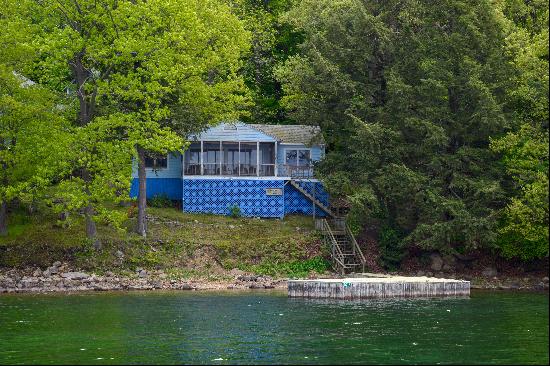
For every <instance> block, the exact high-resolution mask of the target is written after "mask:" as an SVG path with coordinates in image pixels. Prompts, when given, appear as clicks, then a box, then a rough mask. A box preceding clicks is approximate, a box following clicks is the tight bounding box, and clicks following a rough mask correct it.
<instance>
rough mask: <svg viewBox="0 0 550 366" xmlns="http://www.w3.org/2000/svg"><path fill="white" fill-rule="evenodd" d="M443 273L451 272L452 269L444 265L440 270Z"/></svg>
mask: <svg viewBox="0 0 550 366" xmlns="http://www.w3.org/2000/svg"><path fill="white" fill-rule="evenodd" d="M441 270H442V271H443V272H451V271H452V270H453V267H451V266H450V265H449V264H447V263H445V264H444V265H443V267H442V268H441Z"/></svg>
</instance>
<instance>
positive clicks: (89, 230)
mask: <svg viewBox="0 0 550 366" xmlns="http://www.w3.org/2000/svg"><path fill="white" fill-rule="evenodd" d="M84 216H85V217H86V237H87V238H88V239H90V240H91V241H92V243H93V245H94V249H95V250H100V249H101V241H100V240H99V239H98V238H97V228H96V225H95V221H94V208H93V206H92V205H91V204H89V205H88V206H86V207H85V208H84Z"/></svg>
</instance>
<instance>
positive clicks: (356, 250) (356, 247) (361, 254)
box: [346, 224, 367, 272]
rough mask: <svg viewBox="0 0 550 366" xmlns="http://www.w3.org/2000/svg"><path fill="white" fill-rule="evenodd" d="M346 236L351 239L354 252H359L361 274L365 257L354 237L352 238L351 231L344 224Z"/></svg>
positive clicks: (365, 261)
mask: <svg viewBox="0 0 550 366" xmlns="http://www.w3.org/2000/svg"><path fill="white" fill-rule="evenodd" d="M346 234H347V235H348V237H349V238H350V239H351V243H352V244H353V248H354V249H355V250H354V251H355V252H359V258H360V259H361V265H362V266H363V272H365V263H367V260H366V259H365V256H364V255H363V251H362V250H361V248H360V247H359V244H357V241H356V240H355V236H353V233H352V232H351V229H350V228H349V226H348V224H346Z"/></svg>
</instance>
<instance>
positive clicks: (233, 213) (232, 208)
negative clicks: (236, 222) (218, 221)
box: [229, 204, 242, 218]
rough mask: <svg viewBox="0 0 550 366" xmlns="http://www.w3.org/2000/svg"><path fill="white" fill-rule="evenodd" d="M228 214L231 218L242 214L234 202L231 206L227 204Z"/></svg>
mask: <svg viewBox="0 0 550 366" xmlns="http://www.w3.org/2000/svg"><path fill="white" fill-rule="evenodd" d="M229 216H231V217H233V218H238V217H241V216H242V212H241V208H240V207H239V206H238V205H237V204H234V205H233V206H229Z"/></svg>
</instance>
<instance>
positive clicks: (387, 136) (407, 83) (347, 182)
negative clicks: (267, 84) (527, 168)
mask: <svg viewBox="0 0 550 366" xmlns="http://www.w3.org/2000/svg"><path fill="white" fill-rule="evenodd" d="M285 18H286V20H287V21H288V22H290V24H292V25H294V26H295V27H297V29H298V30H299V31H301V32H303V34H304V37H305V39H304V42H303V43H302V44H301V45H300V46H299V50H300V52H299V54H298V55H297V56H295V57H291V58H290V59H289V60H288V61H287V62H285V63H284V64H283V65H282V66H280V67H279V68H278V70H277V77H278V80H280V82H281V83H282V85H283V90H284V92H285V95H284V97H283V100H282V103H283V104H284V106H285V107H286V108H287V110H288V113H289V115H290V117H291V118H293V119H294V120H296V121H298V122H300V123H313V124H317V125H320V126H321V128H322V130H323V131H324V134H325V139H326V140H327V143H328V151H329V153H328V154H327V157H326V159H325V162H324V164H323V165H322V166H321V167H320V172H321V174H322V175H323V179H324V180H325V182H326V183H327V186H328V188H329V190H330V191H331V193H332V194H333V195H341V196H345V197H347V199H348V200H349V201H350V202H351V203H352V212H351V217H352V218H354V219H355V220H356V221H357V222H359V223H360V224H362V223H365V221H369V220H370V221H376V222H378V223H379V226H380V227H386V228H389V229H390V230H392V231H393V232H398V233H402V237H401V245H402V246H418V247H421V248H423V249H426V250H441V251H446V252H449V253H453V252H457V251H459V252H465V251H471V250H474V249H479V248H490V247H492V246H494V244H495V237H496V228H495V226H496V221H497V212H498V210H499V209H500V208H502V207H503V206H504V204H505V196H504V193H505V192H504V190H503V188H502V186H501V184H500V182H501V181H502V179H503V176H504V170H503V169H502V167H501V166H500V165H499V164H498V162H497V159H496V155H495V154H494V153H493V152H492V151H491V150H490V149H489V137H490V136H492V135H495V134H498V133H500V132H501V131H503V130H504V129H505V128H508V127H510V124H509V121H508V119H507V118H506V114H505V112H504V110H503V108H504V107H503V105H504V102H505V93H504V90H505V89H506V87H507V85H508V83H509V80H508V79H507V75H508V74H509V72H510V68H509V66H508V65H509V64H508V61H509V57H508V56H507V55H506V53H505V52H504V44H505V36H506V32H505V30H506V28H505V24H504V18H503V17H502V15H501V14H499V13H498V12H497V11H495V8H494V7H493V5H492V3H491V2H490V1H468V0H448V1H444V2H443V3H440V4H438V6H437V7H436V6H433V3H431V2H429V1H417V0H409V1H404V2H403V1H361V0H341V1H310V0H304V1H302V2H300V3H299V4H298V5H297V6H296V7H295V8H293V9H292V10H290V11H289V12H288V13H287V14H286V15H285ZM381 235H382V236H383V235H384V233H382V234H381Z"/></svg>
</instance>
